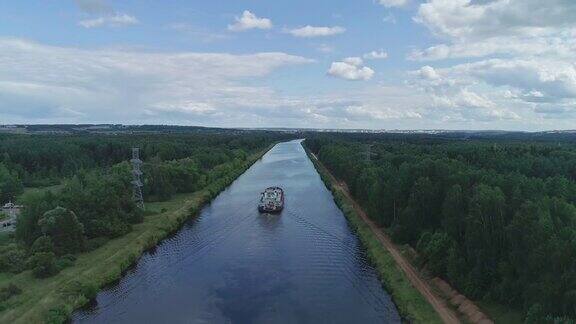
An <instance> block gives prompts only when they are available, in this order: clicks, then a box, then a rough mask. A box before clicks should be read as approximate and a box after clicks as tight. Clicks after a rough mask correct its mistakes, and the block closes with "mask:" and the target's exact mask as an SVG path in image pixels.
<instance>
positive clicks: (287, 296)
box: [73, 141, 400, 323]
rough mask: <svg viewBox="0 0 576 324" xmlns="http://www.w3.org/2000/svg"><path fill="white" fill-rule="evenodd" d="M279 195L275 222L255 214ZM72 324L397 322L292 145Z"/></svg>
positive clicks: (276, 151) (279, 148) (296, 144)
mask: <svg viewBox="0 0 576 324" xmlns="http://www.w3.org/2000/svg"><path fill="white" fill-rule="evenodd" d="M269 186H281V187H282V188H284V191H285V194H286V203H285V209H284V211H283V212H282V213H281V214H280V215H267V214H259V213H258V211H257V203H258V200H259V195H260V192H261V191H262V190H263V189H264V188H266V187H269ZM73 322H76V323H399V322H400V317H399V315H398V312H397V309H396V307H395V305H394V304H393V302H392V301H391V299H390V296H389V295H388V294H387V293H386V291H385V290H384V289H383V288H382V286H381V283H380V282H379V280H378V278H377V274H376V271H375V270H374V268H373V267H372V266H371V265H370V264H369V262H368V261H367V257H366V253H365V251H364V250H363V249H362V246H361V244H360V242H359V240H358V238H357V236H356V235H355V234H354V233H353V232H352V231H351V230H350V228H349V227H348V225H347V223H346V219H345V218H344V215H343V214H342V212H341V211H340V210H339V209H338V207H337V206H336V205H335V203H334V201H333V200H332V195H331V193H330V191H329V190H328V189H327V188H326V187H325V186H324V183H323V182H322V180H321V179H320V176H319V175H318V173H317V172H316V170H315V169H314V166H313V164H312V162H311V161H310V160H309V159H308V157H307V156H306V153H305V151H304V149H303V148H302V146H301V144H300V141H291V142H286V143H280V144H278V145H276V146H275V147H274V148H272V149H271V150H270V151H269V152H268V153H266V154H265V155H264V156H263V158H262V159H261V160H260V161H258V162H256V163H255V164H254V165H253V166H252V167H251V168H250V169H248V170H247V171H246V172H245V173H244V174H243V175H242V176H240V177H239V178H238V179H237V180H236V181H235V182H234V183H233V184H232V185H231V186H230V187H229V188H227V189H226V190H225V191H223V192H222V193H221V194H220V195H218V197H217V198H216V199H215V200H214V201H213V202H212V203H211V204H210V205H208V206H206V207H205V208H204V209H203V210H202V211H201V213H200V214H199V216H198V217H197V218H195V219H192V220H190V221H188V222H187V223H186V224H185V225H184V226H183V228H182V229H181V230H180V231H178V232H177V233H176V234H175V235H174V236H172V237H170V238H168V239H166V240H164V241H163V242H162V243H161V244H160V245H158V246H157V247H156V248H155V249H154V250H153V251H150V252H147V253H145V254H144V255H143V256H142V258H141V259H140V260H139V261H138V263H137V265H136V266H135V267H134V268H133V269H131V270H130V271H128V273H127V274H126V275H125V276H124V277H123V278H122V279H121V280H120V282H119V283H118V284H115V285H113V286H111V287H109V288H108V289H106V290H104V291H102V292H101V293H99V294H98V296H97V298H96V302H95V303H94V304H93V305H92V306H91V307H90V308H88V309H82V310H79V311H77V312H75V313H74V314H73Z"/></svg>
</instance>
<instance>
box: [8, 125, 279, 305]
mask: <svg viewBox="0 0 576 324" xmlns="http://www.w3.org/2000/svg"><path fill="white" fill-rule="evenodd" d="M283 138H285V135H282V134H279V133H268V132H250V133H249V134H246V135H243V134H238V132H232V131H228V132H225V131H220V132H218V133H215V132H201V131H198V132H195V133H177V134H120V135H97V134H69V135H0V203H1V204H4V203H6V202H8V201H13V202H14V201H15V202H17V203H18V204H21V205H23V206H24V208H23V210H22V212H21V215H20V216H19V217H18V222H17V224H16V230H15V233H14V234H8V235H7V234H6V233H2V239H1V240H0V272H5V273H12V274H14V273H19V272H22V271H24V270H27V269H30V270H32V272H33V274H34V275H35V276H36V277H38V278H44V277H49V276H53V275H54V274H56V273H58V272H59V271H60V270H61V269H63V268H66V267H67V266H70V265H71V264H73V262H74V260H75V258H76V257H75V256H76V255H78V254H79V253H82V252H85V251H91V250H94V249H96V248H98V247H99V246H102V245H103V244H105V243H106V242H107V241H108V240H110V239H112V238H115V237H120V236H123V235H125V234H126V233H128V232H130V231H131V228H132V226H133V225H134V224H138V223H140V222H142V220H143V217H144V216H145V215H146V214H147V213H149V212H147V211H145V210H141V209H139V208H137V206H136V204H135V203H134V201H133V200H132V193H133V191H132V190H133V189H132V185H131V180H132V173H131V167H130V164H129V162H128V161H129V159H130V158H131V149H132V147H139V148H140V152H141V154H140V155H141V156H140V158H141V159H142V160H143V161H144V164H143V166H142V170H143V172H144V175H143V183H144V187H143V193H144V197H145V201H146V202H154V201H166V200H169V199H170V198H171V197H173V195H175V194H177V193H190V192H195V191H197V190H200V189H202V188H204V187H206V186H207V185H209V184H211V183H212V182H214V181H217V180H219V179H220V178H221V177H222V176H224V175H226V174H227V172H229V171H231V169H233V168H235V167H237V166H239V165H241V164H243V163H244V161H245V160H246V159H247V157H248V156H249V155H251V154H254V153H256V152H258V151H261V150H263V149H265V148H266V147H268V146H269V145H271V144H272V143H274V142H276V141H279V140H281V139H283ZM14 293H18V289H17V287H1V291H0V303H2V301H3V300H4V299H7V298H9V296H10V295H11V294H14Z"/></svg>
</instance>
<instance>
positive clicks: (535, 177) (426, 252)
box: [305, 134, 576, 323]
mask: <svg viewBox="0 0 576 324" xmlns="http://www.w3.org/2000/svg"><path fill="white" fill-rule="evenodd" d="M415 137H417V140H414V138H411V137H410V136H402V137H398V136H386V135H381V136H375V135H371V136H360V135H335V134H332V135H330V136H321V135H317V136H311V137H310V138H308V139H307V140H306V142H305V143H306V145H307V146H308V148H309V149H310V150H311V151H312V152H314V153H315V154H317V155H318V157H319V159H320V160H321V161H322V162H323V163H324V164H325V165H326V166H327V167H328V168H329V169H330V170H331V171H332V172H333V173H334V174H335V175H336V176H337V177H339V178H340V179H342V180H344V181H345V182H346V183H347V184H348V186H349V189H350V191H351V193H352V194H353V195H354V197H355V198H356V199H357V201H358V202H359V203H360V204H361V205H362V206H363V207H364V208H365V210H366V211H367V213H368V214H369V216H370V217H371V218H372V219H374V220H375V221H376V222H378V223H379V224H380V225H382V226H384V227H386V228H388V229H389V231H390V232H391V234H392V237H393V239H394V240H395V241H396V242H398V243H408V244H410V245H411V246H413V247H414V248H416V250H417V251H418V252H419V255H420V257H421V262H422V264H423V265H425V266H426V268H427V269H428V270H429V271H430V272H432V273H433V274H434V275H437V276H440V277H442V278H444V279H446V280H448V281H449V282H450V283H451V284H452V285H454V286H455V287H457V288H458V289H459V290H460V291H461V292H463V293H464V294H466V295H467V296H469V297H471V298H475V299H484V300H490V301H496V302H498V303H502V304H506V305H509V306H512V307H514V308H516V309H523V310H524V311H525V314H526V321H527V322H530V323H540V322H552V321H557V322H563V321H568V320H569V319H568V318H576V145H574V144H571V143H570V142H566V141H563V142H560V143H557V142H527V141H517V140H515V141H502V140H490V141H487V140H458V139H446V140H444V139H441V138H438V137H434V136H430V137H426V136H423V135H417V136H415Z"/></svg>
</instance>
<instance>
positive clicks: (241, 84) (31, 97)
mask: <svg viewBox="0 0 576 324" xmlns="http://www.w3.org/2000/svg"><path fill="white" fill-rule="evenodd" d="M310 62H312V61H311V60H309V59H306V58H303V57H300V56H293V55H289V54H285V53H256V54H250V55H232V54H214V53H192V52H178V53H165V52H162V53H151V52H144V51H123V50H113V49H109V50H107V49H102V50H85V49H78V48H71V47H58V46H47V45H42V44H39V43H33V42H29V41H25V40H21V39H2V38H0V120H24V121H27V122H38V121H50V122H78V121H88V122H110V121H117V122H130V123H135V122H141V123H142V122H145V121H146V120H149V119H150V118H152V116H153V119H152V120H154V121H155V122H164V121H172V122H179V123H183V122H185V121H188V123H193V124H211V123H212V124H213V123H224V122H230V123H232V124H233V123H234V122H240V121H241V122H243V123H245V122H246V120H248V121H251V120H253V119H254V117H253V116H254V114H255V112H254V111H252V109H259V107H263V106H264V107H265V106H266V105H267V104H269V103H275V104H278V103H277V102H276V99H275V94H274V91H272V90H271V89H270V88H268V87H265V86H256V85H252V84H251V83H253V81H254V80H256V79H259V78H265V77H267V76H268V75H269V74H271V73H273V72H274V71H275V70H277V69H279V68H282V67H287V66H294V65H300V64H306V63H310ZM245 83H246V84H245ZM217 114H225V115H226V116H227V118H226V120H225V121H222V120H221V118H220V119H218V118H214V116H216V115H217Z"/></svg>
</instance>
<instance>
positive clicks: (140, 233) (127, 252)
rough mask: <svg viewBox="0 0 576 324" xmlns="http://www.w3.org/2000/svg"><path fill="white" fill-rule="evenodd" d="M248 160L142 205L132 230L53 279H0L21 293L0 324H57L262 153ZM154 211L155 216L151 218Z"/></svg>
mask: <svg viewBox="0 0 576 324" xmlns="http://www.w3.org/2000/svg"><path fill="white" fill-rule="evenodd" d="M267 150H268V149H266V150H263V151H261V152H259V153H257V154H254V155H252V156H250V157H249V158H248V159H247V160H246V161H245V162H244V163H242V165H238V166H237V167H235V168H233V170H232V171H230V172H228V173H227V174H226V175H225V176H223V177H220V178H219V179H218V180H216V181H213V182H212V183H211V184H210V185H208V186H206V187H205V188H204V189H203V190H201V191H197V192H194V193H190V194H180V195H177V196H176V197H175V198H174V199H172V200H170V201H167V202H160V203H153V204H149V205H147V208H148V210H149V211H152V213H151V214H150V213H149V215H148V216H146V217H145V218H144V221H143V222H142V223H141V224H137V225H134V227H133V230H132V231H131V232H130V233H128V234H126V235H124V236H122V237H119V238H116V239H113V240H110V241H108V242H107V243H106V244H104V245H103V246H101V247H99V248H97V249H95V250H93V251H90V252H87V253H82V254H80V255H78V257H77V259H76V261H75V262H74V265H73V266H71V267H68V268H65V269H63V270H62V271H61V272H60V273H58V274H57V275H55V276H53V277H50V278H46V279H38V278H36V277H34V276H33V275H32V273H31V271H24V272H22V273H19V274H16V275H12V274H6V273H2V274H0V287H4V286H7V285H8V284H15V285H16V286H18V287H19V288H20V289H21V290H22V293H20V294H18V295H16V296H13V297H11V298H10V299H8V300H7V301H6V302H4V303H3V304H2V307H3V308H2V309H1V310H0V311H1V312H0V323H42V322H44V323H62V322H64V321H65V320H66V319H67V318H68V316H69V315H70V314H71V313H72V311H73V310H74V309H77V308H79V307H81V306H83V305H85V304H86V303H87V302H88V301H89V300H90V299H91V298H93V297H94V296H95V295H96V293H97V292H98V290H99V289H101V288H102V287H104V286H105V285H107V284H110V283H112V282H114V281H116V280H118V279H120V278H121V276H122V273H123V272H124V271H125V270H127V269H128V268H129V267H130V266H131V265H132V264H134V263H135V262H136V261H137V260H138V258H139V257H140V255H141V254H142V253H143V252H144V251H146V250H147V249H150V248H152V247H154V246H155V245H157V244H158V243H159V242H160V241H161V240H162V239H164V238H165V237H167V236H168V235H170V234H171V233H173V232H175V231H177V230H178V229H179V228H180V227H181V225H182V224H183V223H184V222H185V221H186V220H187V219H188V218H189V217H191V216H194V215H196V214H197V213H198V211H199V210H200V209H201V207H202V206H203V205H204V204H206V203H208V202H210V200H212V199H213V198H214V197H215V196H216V195H217V194H218V193H219V192H221V191H222V190H223V189H225V188H226V187H227V186H228V185H230V184H231V183H232V182H233V181H234V180H235V179H236V178H237V177H238V176H240V175H241V174H242V173H244V171H245V170H246V169H248V168H249V167H250V166H251V165H252V164H253V163H254V162H256V161H257V160H258V159H259V158H260V157H262V155H263V154H264V153H265V152H266V151H267ZM154 211H156V213H154Z"/></svg>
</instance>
